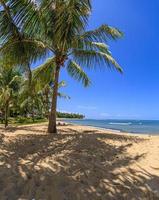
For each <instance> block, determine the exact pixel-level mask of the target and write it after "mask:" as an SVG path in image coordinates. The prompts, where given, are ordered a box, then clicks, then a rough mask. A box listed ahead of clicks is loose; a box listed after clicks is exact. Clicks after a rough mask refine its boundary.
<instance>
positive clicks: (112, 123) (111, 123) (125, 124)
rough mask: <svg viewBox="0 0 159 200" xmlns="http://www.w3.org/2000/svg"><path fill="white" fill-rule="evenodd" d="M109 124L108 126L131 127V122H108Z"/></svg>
mask: <svg viewBox="0 0 159 200" xmlns="http://www.w3.org/2000/svg"><path fill="white" fill-rule="evenodd" d="M109 124H110V125H123V126H128V125H131V124H132V123H131V122H129V123H116V122H110V123H109Z"/></svg>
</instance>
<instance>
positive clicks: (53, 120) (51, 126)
mask: <svg viewBox="0 0 159 200" xmlns="http://www.w3.org/2000/svg"><path fill="white" fill-rule="evenodd" d="M59 73H60V66H59V65H57V66H56V71H55V80H54V86H53V95H52V102H51V112H50V116H49V125H48V133H52V134H53V133H54V134H56V133H57V128H56V107H57V94H58V82H59Z"/></svg>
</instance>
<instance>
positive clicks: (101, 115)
mask: <svg viewBox="0 0 159 200" xmlns="http://www.w3.org/2000/svg"><path fill="white" fill-rule="evenodd" d="M100 117H110V114H109V113H100Z"/></svg>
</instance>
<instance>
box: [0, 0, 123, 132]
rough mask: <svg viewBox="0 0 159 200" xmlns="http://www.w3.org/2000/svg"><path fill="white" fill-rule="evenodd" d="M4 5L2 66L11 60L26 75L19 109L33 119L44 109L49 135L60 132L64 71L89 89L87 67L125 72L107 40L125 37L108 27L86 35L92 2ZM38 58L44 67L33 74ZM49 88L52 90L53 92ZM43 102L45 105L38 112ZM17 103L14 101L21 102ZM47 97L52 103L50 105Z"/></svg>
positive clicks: (1, 14) (0, 33)
mask: <svg viewBox="0 0 159 200" xmlns="http://www.w3.org/2000/svg"><path fill="white" fill-rule="evenodd" d="M0 2H1V9H0V25H1V29H0V40H1V48H0V54H1V57H2V60H3V62H4V63H5V62H6V60H7V61H8V62H9V63H10V67H12V68H14V67H15V66H20V68H21V69H22V71H23V72H24V74H25V81H23V83H24V87H23V89H22V90H23V91H22V93H23V95H22V96H23V97H22V99H23V100H22V102H23V103H22V106H21V107H22V109H23V110H29V111H30V112H31V113H32V118H33V119H34V110H39V115H41V113H42V110H43V109H44V110H45V114H46V116H47V117H48V119H49V125H48V133H57V129H56V110H57V97H58V96H61V95H59V92H58V91H59V85H60V82H59V76H60V71H61V69H63V68H65V69H66V70H67V72H68V73H69V75H70V76H71V77H73V78H74V79H76V80H78V81H81V82H82V84H83V85H84V86H85V87H86V86H89V85H90V82H91V81H90V79H89V78H88V76H87V74H86V73H85V69H90V70H94V69H97V68H101V67H102V68H105V66H106V67H108V68H112V69H116V70H117V71H119V72H120V73H121V72H122V69H121V67H120V66H119V64H118V63H117V62H116V61H115V59H114V58H113V57H112V54H111V52H110V51H109V47H108V45H107V42H108V40H110V39H113V40H116V39H118V38H121V37H122V35H123V34H122V32H121V31H119V30H118V29H117V28H112V27H110V26H108V25H105V24H104V25H102V26H100V27H99V28H97V29H95V30H90V31H87V24H88V20H89V16H90V14H91V11H92V8H91V1H90V0H84V1H79V0H75V1H72V0H68V1H62V0H47V1H46V0H42V1H30V0H16V1H13V0H7V1H4V0H1V1H0ZM38 60H43V64H42V65H41V66H39V67H37V68H36V69H35V70H34V74H32V71H31V66H32V64H33V63H35V62H36V61H38ZM44 60H45V61H44ZM1 65H2V66H3V65H4V64H3V63H2V64H1ZM50 89H51V91H52V92H50V93H49V92H48V91H49V90H50ZM39 91H40V92H39ZM48 94H49V95H48ZM39 96H40V97H39ZM62 96H63V95H62ZM40 98H41V99H42V100H41V103H42V104H41V106H40V107H39V108H37V107H38V106H39V104H40V103H39V102H38V103H37V101H39V99H40ZM2 99H3V98H2ZM17 99H18V100H17V101H16V102H19V98H18V97H17ZM48 99H51V101H50V104H48ZM19 105H20V104H19V103H18V106H19ZM5 106H6V111H5V113H8V108H7V107H8V102H7V103H5ZM40 109H41V110H40ZM5 116H7V115H5ZM5 118H6V117H5ZM6 121H7V120H6ZM6 126H7V122H6Z"/></svg>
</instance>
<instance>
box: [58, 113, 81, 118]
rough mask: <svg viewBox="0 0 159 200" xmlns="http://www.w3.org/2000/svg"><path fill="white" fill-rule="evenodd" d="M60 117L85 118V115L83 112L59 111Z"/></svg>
mask: <svg viewBox="0 0 159 200" xmlns="http://www.w3.org/2000/svg"><path fill="white" fill-rule="evenodd" d="M57 117H58V118H69V119H84V118H85V116H84V115H82V114H76V113H63V112H57Z"/></svg>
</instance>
